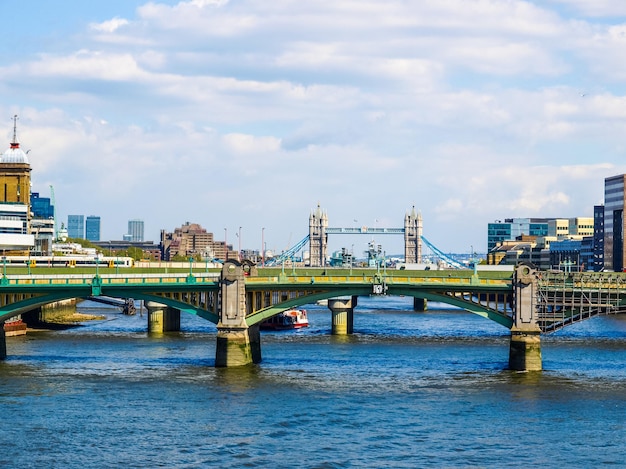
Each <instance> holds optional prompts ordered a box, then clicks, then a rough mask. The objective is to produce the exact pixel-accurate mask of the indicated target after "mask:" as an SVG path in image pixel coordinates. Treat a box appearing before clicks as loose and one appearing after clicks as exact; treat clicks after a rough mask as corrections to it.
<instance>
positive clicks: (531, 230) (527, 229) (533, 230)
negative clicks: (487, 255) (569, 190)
mask: <svg viewBox="0 0 626 469" xmlns="http://www.w3.org/2000/svg"><path fill="white" fill-rule="evenodd" d="M548 220H549V219H548V218H506V219H505V220H504V222H502V221H500V220H497V221H495V222H494V223H489V224H488V225H487V250H488V251H491V250H492V249H493V248H495V247H496V246H497V245H498V243H501V242H503V241H511V240H515V239H517V238H519V237H520V236H522V235H527V236H537V237H539V236H547V235H548Z"/></svg>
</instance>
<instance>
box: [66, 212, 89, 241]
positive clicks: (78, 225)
mask: <svg viewBox="0 0 626 469" xmlns="http://www.w3.org/2000/svg"><path fill="white" fill-rule="evenodd" d="M67 236H68V237H70V238H76V239H85V215H68V216H67Z"/></svg>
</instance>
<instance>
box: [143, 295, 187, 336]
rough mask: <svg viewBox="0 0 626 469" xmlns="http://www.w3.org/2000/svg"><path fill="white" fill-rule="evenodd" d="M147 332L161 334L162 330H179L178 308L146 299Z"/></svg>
mask: <svg viewBox="0 0 626 469" xmlns="http://www.w3.org/2000/svg"><path fill="white" fill-rule="evenodd" d="M146 308H147V309H148V315H147V316H148V332H149V333H152V334H163V333H164V332H177V331H180V310H178V309H176V308H172V307H170V306H167V305H164V304H161V303H157V302H155V301H147V302H146Z"/></svg>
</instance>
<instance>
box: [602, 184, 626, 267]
mask: <svg viewBox="0 0 626 469" xmlns="http://www.w3.org/2000/svg"><path fill="white" fill-rule="evenodd" d="M625 182H626V174H620V175H619V176H612V177H608V178H606V179H605V180H604V268H605V270H609V271H614V272H622V271H623V270H624V266H625V265H626V252H625V251H624V205H626V203H625V201H626V194H625V192H624V183H625Z"/></svg>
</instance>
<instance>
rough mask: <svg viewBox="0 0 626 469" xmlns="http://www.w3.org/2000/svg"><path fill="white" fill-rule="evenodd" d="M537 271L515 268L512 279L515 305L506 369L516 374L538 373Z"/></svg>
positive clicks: (539, 355)
mask: <svg viewBox="0 0 626 469" xmlns="http://www.w3.org/2000/svg"><path fill="white" fill-rule="evenodd" d="M537 289H538V286H537V277H536V271H535V269H533V268H532V267H530V265H526V264H521V265H519V266H517V267H516V269H515V273H514V276H513V297H514V299H513V302H514V306H515V311H514V316H513V327H511V342H510V346H509V369H511V370H515V371H541V370H542V362H541V328H540V327H539V324H538V322H537V312H536V301H537V299H536V297H537Z"/></svg>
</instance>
